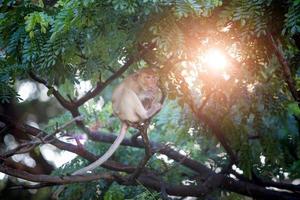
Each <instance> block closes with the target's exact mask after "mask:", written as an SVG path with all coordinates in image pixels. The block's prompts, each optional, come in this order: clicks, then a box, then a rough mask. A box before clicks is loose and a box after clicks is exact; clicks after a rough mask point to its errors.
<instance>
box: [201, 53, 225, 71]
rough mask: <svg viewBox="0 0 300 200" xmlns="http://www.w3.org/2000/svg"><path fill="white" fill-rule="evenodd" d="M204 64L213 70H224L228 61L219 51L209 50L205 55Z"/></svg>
mask: <svg viewBox="0 0 300 200" xmlns="http://www.w3.org/2000/svg"><path fill="white" fill-rule="evenodd" d="M203 62H204V64H206V65H207V66H208V67H210V68H211V69H213V70H216V71H220V70H224V68H225V67H226V65H227V60H226V58H225V56H224V55H223V53H222V52H221V51H220V50H218V49H209V50H208V51H207V52H206V53H205V54H204V55H203Z"/></svg>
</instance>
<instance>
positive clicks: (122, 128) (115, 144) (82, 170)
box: [73, 122, 128, 175]
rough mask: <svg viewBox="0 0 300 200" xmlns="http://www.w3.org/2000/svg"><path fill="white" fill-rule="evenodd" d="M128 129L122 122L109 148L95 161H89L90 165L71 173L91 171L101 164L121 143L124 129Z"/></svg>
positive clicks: (124, 132)
mask: <svg viewBox="0 0 300 200" xmlns="http://www.w3.org/2000/svg"><path fill="white" fill-rule="evenodd" d="M127 129H128V125H127V124H126V123H124V122H122V127H121V130H120V133H119V135H118V137H117V139H116V140H115V141H114V143H113V144H112V145H111V146H110V147H109V149H108V150H107V151H106V152H105V154H104V155H103V156H101V157H100V158H99V159H98V160H96V161H95V162H93V163H91V164H90V165H88V166H86V167H84V168H82V169H80V170H77V171H76V172H74V173H73V175H78V174H84V173H85V172H87V171H91V170H93V169H95V168H96V167H98V166H100V165H102V163H104V162H105V161H106V160H107V159H109V158H110V157H111V156H112V154H113V153H114V152H115V151H116V150H117V148H118V146H119V145H120V144H121V142H122V141H123V139H124V137H125V134H126V131H127Z"/></svg>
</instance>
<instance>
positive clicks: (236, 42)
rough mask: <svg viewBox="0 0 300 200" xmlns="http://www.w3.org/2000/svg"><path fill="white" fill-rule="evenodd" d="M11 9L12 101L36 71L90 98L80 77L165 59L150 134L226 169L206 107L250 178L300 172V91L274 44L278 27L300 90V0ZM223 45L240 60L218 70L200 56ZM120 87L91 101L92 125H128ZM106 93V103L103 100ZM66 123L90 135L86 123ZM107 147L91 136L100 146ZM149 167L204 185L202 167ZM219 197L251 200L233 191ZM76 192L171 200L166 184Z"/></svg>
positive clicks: (62, 119)
mask: <svg viewBox="0 0 300 200" xmlns="http://www.w3.org/2000/svg"><path fill="white" fill-rule="evenodd" d="M0 9H1V14H0V101H1V102H2V103H8V102H10V101H13V100H14V99H16V100H20V96H19V95H18V92H17V91H18V88H16V85H17V83H18V82H19V81H22V80H27V79H30V80H32V79H31V78H32V77H30V73H34V74H37V75H38V76H39V77H42V78H43V79H44V80H46V82H47V84H48V85H46V86H47V87H48V86H51V87H48V95H49V96H53V92H54V89H55V90H56V89H57V90H58V91H59V92H60V93H61V94H62V96H63V97H65V98H66V99H68V98H70V99H73V100H75V99H78V98H80V97H81V96H82V94H80V91H79V89H78V86H79V85H80V83H83V82H86V83H89V84H90V85H92V86H93V87H95V86H96V85H97V83H103V82H104V81H105V80H107V79H108V78H109V77H111V75H113V74H114V73H115V72H116V71H117V70H118V69H120V67H122V66H123V65H124V63H126V62H127V61H129V60H131V59H132V58H134V59H135V62H134V63H133V64H132V65H131V66H130V68H129V69H128V70H127V71H126V72H125V74H124V76H126V74H127V73H131V72H132V71H134V70H135V69H138V68H143V67H149V66H151V67H157V68H159V69H161V72H160V73H161V74H160V75H161V76H160V78H161V82H162V85H163V89H164V92H165V93H166V95H167V99H166V100H165V102H164V108H163V110H162V111H161V112H160V113H159V114H158V115H157V116H156V117H155V118H154V119H153V120H152V124H151V128H150V129H151V131H150V134H149V138H150V139H151V140H153V141H155V142H161V143H166V144H168V145H169V146H170V147H172V148H174V149H177V150H180V151H181V152H182V153H183V154H186V155H187V156H188V157H190V158H193V159H195V160H197V161H199V162H201V163H204V164H205V165H206V166H208V167H209V168H211V169H212V170H213V171H216V172H218V170H220V169H223V168H225V167H226V166H227V165H228V164H229V163H230V160H229V158H228V154H227V153H228V152H226V151H225V149H224V147H223V146H222V144H220V141H219V140H218V138H217V137H215V135H214V133H213V131H212V130H211V129H210V127H209V126H207V124H205V123H204V122H203V121H201V120H199V118H197V117H198V116H201V114H203V113H204V114H205V116H207V117H208V118H210V119H212V121H213V122H214V123H215V124H217V125H218V127H219V128H220V129H221V130H222V132H223V133H224V137H226V138H227V139H228V141H229V147H230V148H231V149H233V151H234V153H236V155H237V157H238V163H237V164H236V165H237V167H238V168H239V169H241V170H242V171H243V175H244V176H245V177H246V178H248V179H250V180H252V179H254V177H253V176H259V177H261V178H262V179H264V180H274V179H276V180H277V181H282V180H285V181H287V180H292V179H296V178H300V174H299V167H300V162H299V157H300V136H299V117H300V109H299V102H297V101H296V100H295V99H293V96H292V95H291V91H290V89H289V87H288V86H287V83H286V77H285V76H283V75H282V73H283V70H282V65H281V63H280V62H279V60H278V56H277V55H276V53H274V49H273V48H272V47H270V44H269V43H268V41H270V40H268V39H270V34H271V36H272V38H273V40H272V41H273V42H274V43H275V44H276V45H277V47H278V49H279V51H280V52H281V53H282V54H283V56H284V58H286V59H288V62H287V63H288V64H290V67H291V69H290V70H291V78H292V79H293V80H294V82H295V83H296V90H299V80H300V79H299V74H300V73H299V64H300V61H299V58H298V56H299V46H297V44H296V41H295V40H296V39H295V38H297V37H299V34H300V33H299V32H300V12H299V9H300V1H299V0H289V1H286V2H280V1H275V0H267V1H265V0H255V1H244V0H234V1H221V0H207V1H197V0H187V1H183V0H167V1H163V0H130V1H126V0H107V1H94V0H84V1H81V0H59V1H57V2H56V3H55V5H54V6H50V5H46V4H45V1H44V3H43V1H28V0H27V1H9V0H5V1H3V3H2V6H1V7H0ZM151 43H155V44H156V47H155V48H154V50H153V51H152V52H147V53H146V54H145V55H140V52H141V51H142V50H141V46H146V45H149V44H151ZM212 47H213V48H218V49H221V51H222V52H223V53H225V54H226V55H227V56H228V59H229V60H230V62H229V63H230V65H231V67H228V68H226V69H225V70H224V71H222V72H215V71H213V70H211V69H208V68H207V65H206V63H205V62H204V61H203V60H201V58H199V57H201V55H204V54H205V52H206V51H207V50H208V49H210V48H212ZM226 77H228V78H226ZM116 84H117V81H114V82H112V83H110V85H109V86H107V87H106V89H105V90H103V91H102V92H101V94H100V95H101V98H100V97H95V98H94V99H93V100H90V101H89V102H87V103H85V104H84V105H82V106H81V107H80V110H79V111H80V113H81V114H83V115H84V117H85V123H86V124H87V125H89V126H92V125H93V124H94V123H95V121H97V120H100V122H101V130H104V131H109V132H117V130H118V128H119V127H118V124H119V122H118V120H116V118H115V117H114V116H113V115H112V108H111V102H110V97H111V92H112V88H113V87H114V86H115V85H116ZM85 92H87V91H85ZM102 97H103V99H102ZM102 100H103V102H104V105H101V106H98V104H101V102H102ZM193 106H194V107H193ZM99 107H101V108H99ZM195 108H197V109H195ZM200 108H201V109H200ZM200 111H201V112H200ZM198 112H199V113H198ZM70 119H71V114H70V113H65V114H63V115H60V116H57V117H55V118H53V119H51V120H49V123H48V124H47V125H45V126H47V127H48V128H45V130H46V131H48V132H50V133H51V132H53V131H54V130H53V127H55V125H56V123H59V124H64V123H66V122H68V121H69V120H70ZM49 127H50V128H49ZM66 130H67V131H70V132H73V133H76V134H77V133H78V134H79V133H82V130H81V129H79V128H78V127H76V126H71V127H69V128H68V129H66ZM129 132H130V133H134V132H135V131H134V130H132V129H131V130H130V131H129ZM108 146H109V144H103V143H99V142H91V141H87V142H86V143H85V147H86V148H87V149H88V150H90V151H91V152H93V153H95V154H97V155H100V154H103V152H105V151H106V150H107V148H108ZM143 155H144V150H143V149H135V148H129V147H120V151H117V152H116V153H115V154H114V156H113V159H114V160H118V161H121V162H122V163H124V164H128V165H137V164H138V162H139V160H137V159H136V158H137V157H138V158H142V156H143ZM262 158H264V159H262ZM86 164H87V161H86V160H83V159H81V158H76V159H74V160H73V161H71V162H70V163H68V164H66V165H64V166H63V167H61V168H59V169H57V170H56V171H55V172H54V173H53V174H68V173H70V172H73V171H75V169H78V168H81V167H82V166H85V165H86ZM147 167H149V168H151V169H153V170H155V171H156V172H160V173H163V172H164V170H167V172H165V173H164V174H163V175H162V177H163V179H164V180H167V181H169V182H171V183H177V184H180V183H182V182H183V180H187V181H190V182H192V183H191V184H194V185H197V184H198V182H197V181H198V180H197V179H196V178H194V176H193V172H192V171H189V170H187V169H186V168H184V167H182V166H178V165H177V164H176V163H175V162H174V161H173V160H168V159H165V158H163V157H161V155H155V156H153V157H152V158H151V160H150V161H149V163H148V165H147ZM97 170H99V171H97V172H106V170H105V169H102V168H101V169H97ZM99 191H101V192H99ZM150 194H151V195H150ZM213 195H214V196H216V197H217V198H218V197H222V198H223V199H230V197H232V196H233V197H232V199H233V198H234V199H242V197H240V196H238V195H237V194H232V193H231V194H229V193H228V194H227V193H220V192H216V193H214V194H213ZM71 196H72V197H74V199H75V198H77V199H92V198H94V199H97V198H99V199H100V198H103V199H105V200H114V199H159V198H160V196H159V193H153V191H152V190H149V189H146V188H143V187H142V186H141V185H139V186H136V187H125V186H121V185H118V184H116V183H108V182H104V181H95V182H91V183H84V184H72V185H70V186H69V187H68V189H67V190H66V191H65V193H64V196H63V198H64V199H68V198H70V197H71Z"/></svg>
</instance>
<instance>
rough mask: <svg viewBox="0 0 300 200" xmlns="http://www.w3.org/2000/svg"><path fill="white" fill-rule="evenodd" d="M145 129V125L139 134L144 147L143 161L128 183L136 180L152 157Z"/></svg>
mask: <svg viewBox="0 0 300 200" xmlns="http://www.w3.org/2000/svg"><path fill="white" fill-rule="evenodd" d="M147 127H148V124H147V125H145V126H144V127H143V128H141V130H140V133H141V135H142V139H143V142H144V145H145V156H144V158H143V160H141V161H140V163H139V165H138V166H137V168H136V170H135V171H134V172H133V174H132V175H131V176H130V177H129V181H133V180H135V179H137V178H138V177H139V175H140V173H141V172H142V170H143V169H144V167H145V165H146V164H147V162H148V160H149V159H150V158H151V157H152V155H153V153H152V151H151V146H150V143H149V139H148V135H147Z"/></svg>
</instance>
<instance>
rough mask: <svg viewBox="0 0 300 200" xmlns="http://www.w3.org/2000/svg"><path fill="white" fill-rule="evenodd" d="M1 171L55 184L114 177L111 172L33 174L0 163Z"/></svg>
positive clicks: (30, 179) (26, 178) (34, 180)
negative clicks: (69, 174)
mask: <svg viewBox="0 0 300 200" xmlns="http://www.w3.org/2000/svg"><path fill="white" fill-rule="evenodd" d="M0 171H1V172H2V173H5V174H8V175H11V176H14V177H18V178H22V179H25V180H28V181H33V182H38V183H54V184H69V183H79V182H87V181H94V180H98V179H107V180H112V179H114V178H113V176H112V175H110V174H92V175H84V176H82V175H74V176H50V175H44V174H31V173H28V172H25V171H21V170H16V169H13V168H10V167H7V166H3V165H0Z"/></svg>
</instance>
